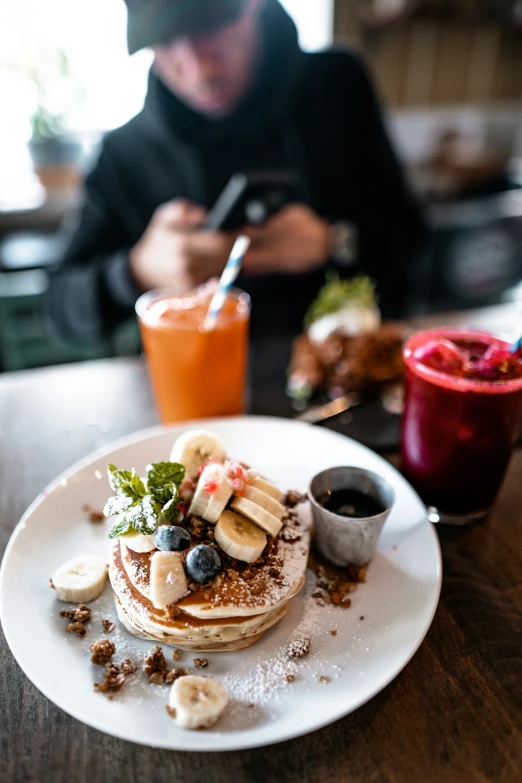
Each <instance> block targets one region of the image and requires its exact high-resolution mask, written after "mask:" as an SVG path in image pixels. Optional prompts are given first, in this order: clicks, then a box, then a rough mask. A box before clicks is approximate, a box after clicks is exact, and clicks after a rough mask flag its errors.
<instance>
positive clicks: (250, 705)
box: [248, 702, 256, 710]
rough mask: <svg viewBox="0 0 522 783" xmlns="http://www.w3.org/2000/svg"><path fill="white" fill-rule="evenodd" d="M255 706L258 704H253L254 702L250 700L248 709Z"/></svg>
mask: <svg viewBox="0 0 522 783" xmlns="http://www.w3.org/2000/svg"><path fill="white" fill-rule="evenodd" d="M255 706H256V705H255V704H252V702H250V704H249V705H248V709H249V710H253V709H254V707H255Z"/></svg>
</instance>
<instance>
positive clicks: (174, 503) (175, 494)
mask: <svg viewBox="0 0 522 783" xmlns="http://www.w3.org/2000/svg"><path fill="white" fill-rule="evenodd" d="M178 503H179V490H178V488H177V487H176V485H175V484H172V497H171V499H170V500H169V501H167V503H165V505H164V506H163V508H162V510H161V513H162V514H163V516H164V517H165V519H166V520H167V522H173V521H174V520H175V519H177V517H178V516H179V508H178Z"/></svg>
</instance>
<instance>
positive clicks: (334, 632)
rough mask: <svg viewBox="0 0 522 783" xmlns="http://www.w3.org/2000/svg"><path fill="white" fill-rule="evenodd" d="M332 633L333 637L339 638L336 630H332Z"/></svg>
mask: <svg viewBox="0 0 522 783" xmlns="http://www.w3.org/2000/svg"><path fill="white" fill-rule="evenodd" d="M330 633H331V634H332V636H337V631H336V630H335V628H334V629H333V630H331V631H330Z"/></svg>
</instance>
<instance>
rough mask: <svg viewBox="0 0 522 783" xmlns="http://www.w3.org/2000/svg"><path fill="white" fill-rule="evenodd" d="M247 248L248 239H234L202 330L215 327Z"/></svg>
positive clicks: (240, 237)
mask: <svg viewBox="0 0 522 783" xmlns="http://www.w3.org/2000/svg"><path fill="white" fill-rule="evenodd" d="M249 247H250V239H249V238H248V237H245V236H239V237H238V238H237V239H236V241H235V243H234V247H233V248H232V252H231V254H230V258H229V259H228V261H227V265H226V266H225V268H224V269H223V274H222V275H221V278H220V280H219V285H218V289H217V291H216V293H215V294H214V296H213V297H212V301H211V303H210V307H209V309H208V314H207V317H206V318H205V323H204V324H203V328H204V329H213V328H214V327H215V325H216V321H217V319H218V318H219V314H220V312H221V308H222V307H223V305H224V304H225V300H226V298H227V294H228V292H229V291H230V289H231V287H232V286H233V285H234V283H235V281H236V278H237V276H238V274H239V270H240V269H241V264H242V262H243V258H244V257H245V254H246V252H247V250H248V248H249Z"/></svg>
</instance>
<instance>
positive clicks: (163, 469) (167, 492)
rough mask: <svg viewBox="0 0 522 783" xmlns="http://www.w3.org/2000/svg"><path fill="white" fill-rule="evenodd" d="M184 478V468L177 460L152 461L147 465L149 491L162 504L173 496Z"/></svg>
mask: <svg viewBox="0 0 522 783" xmlns="http://www.w3.org/2000/svg"><path fill="white" fill-rule="evenodd" d="M184 478H185V468H184V467H183V465H180V464H179V463H178V462H154V463H152V465H147V486H148V489H149V492H150V494H151V495H152V496H153V497H154V499H155V500H156V501H157V502H158V503H161V504H162V505H164V504H165V503H168V502H169V500H171V499H172V498H173V497H174V494H175V492H177V489H178V487H179V485H180V484H181V482H182V481H183V479H184Z"/></svg>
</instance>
